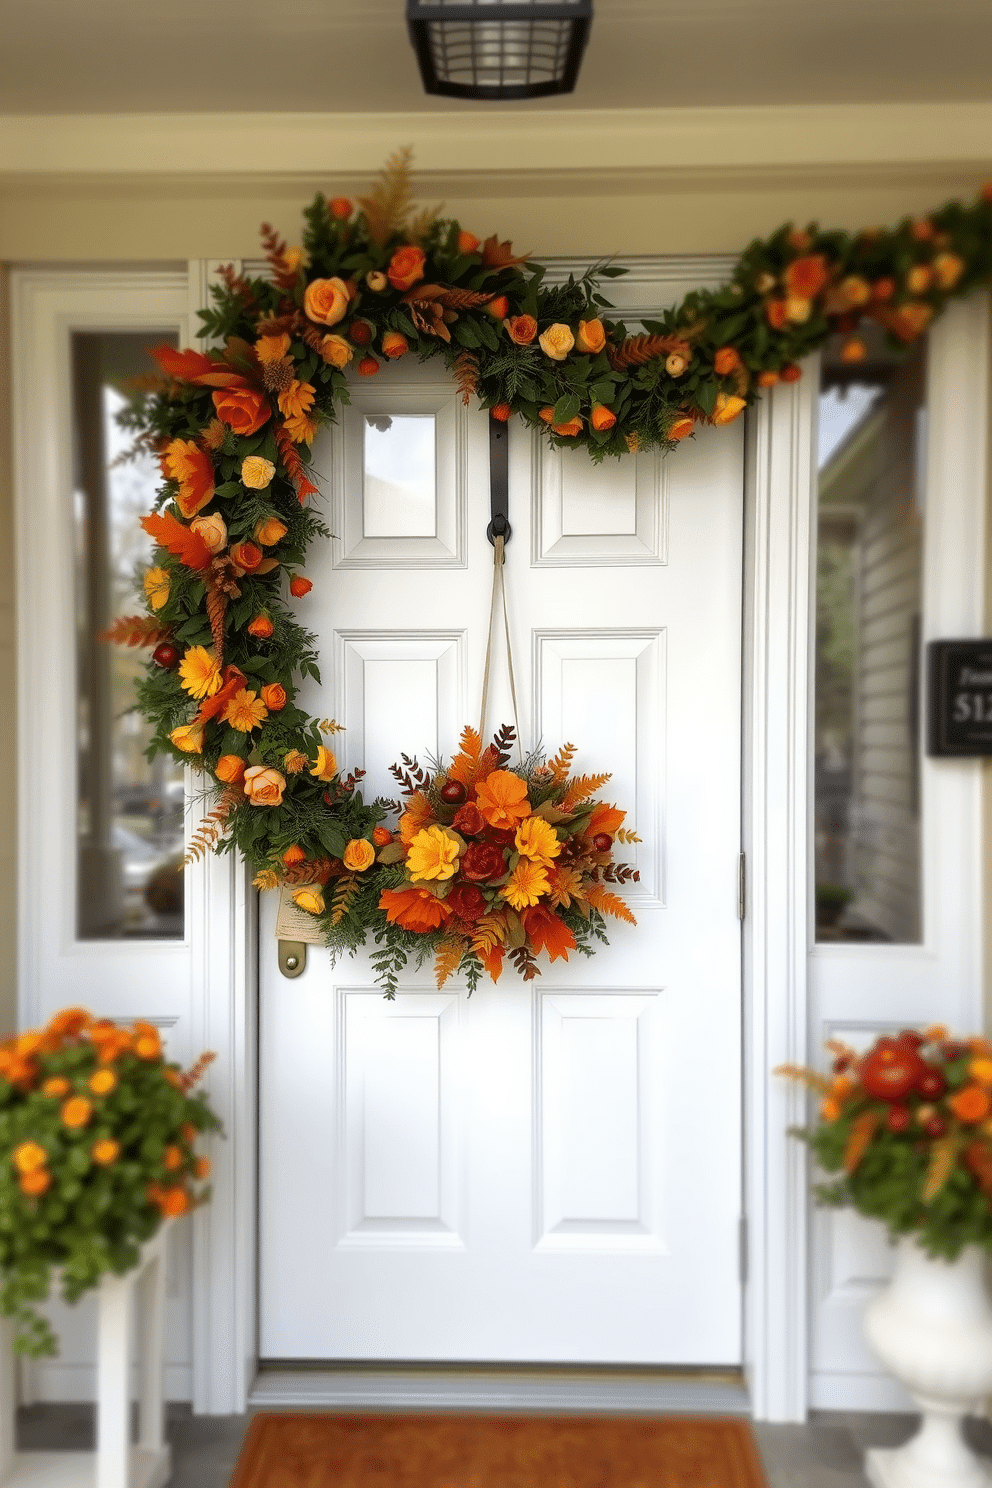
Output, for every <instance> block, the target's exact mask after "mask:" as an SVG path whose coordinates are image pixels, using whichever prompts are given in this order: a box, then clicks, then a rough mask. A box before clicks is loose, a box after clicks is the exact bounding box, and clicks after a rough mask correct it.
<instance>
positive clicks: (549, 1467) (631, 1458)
mask: <svg viewBox="0 0 992 1488" xmlns="http://www.w3.org/2000/svg"><path fill="white" fill-rule="evenodd" d="M231 1488H765V1479H764V1476H763V1474H762V1471H761V1466H760V1462H759V1458H758V1451H757V1448H756V1446H755V1443H754V1438H753V1436H752V1435H751V1431H750V1429H749V1427H748V1426H747V1425H746V1424H745V1423H744V1422H743V1421H733V1420H731V1421H721V1420H689V1419H684V1418H682V1417H678V1416H672V1417H666V1418H665V1419H663V1420H659V1419H657V1418H652V1419H648V1420H646V1419H645V1418H644V1417H629V1416H627V1417H618V1416H596V1417H592V1416H481V1415H480V1416H476V1415H461V1414H451V1415H385V1414H383V1415H379V1414H366V1415H351V1414H347V1415H346V1414H343V1413H338V1412H327V1413H326V1414H325V1413H307V1412H303V1411H291V1412H290V1411H273V1412H271V1413H269V1412H266V1413H263V1414H261V1415H257V1416H256V1417H255V1418H254V1420H253V1421H252V1423H251V1426H250V1427H249V1430H248V1435H247V1436H246V1437H245V1442H244V1445H243V1447H242V1449H241V1455H240V1457H239V1458H238V1462H237V1466H236V1467H235V1469H234V1476H233V1477H232V1478H231Z"/></svg>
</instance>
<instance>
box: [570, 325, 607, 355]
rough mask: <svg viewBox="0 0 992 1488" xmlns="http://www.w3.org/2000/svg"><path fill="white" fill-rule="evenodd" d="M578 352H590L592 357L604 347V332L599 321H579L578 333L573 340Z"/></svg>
mask: <svg viewBox="0 0 992 1488" xmlns="http://www.w3.org/2000/svg"><path fill="white" fill-rule="evenodd" d="M575 345H576V347H577V349H578V350H579V351H588V352H591V353H592V354H593V355H594V356H595V354H596V353H597V352H600V351H602V350H603V347H604V346H605V345H606V330H605V328H604V326H603V322H602V321H601V320H580V321H579V333H578V335H577V336H576V338H575Z"/></svg>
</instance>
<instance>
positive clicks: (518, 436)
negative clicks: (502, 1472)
mask: <svg viewBox="0 0 992 1488" xmlns="http://www.w3.org/2000/svg"><path fill="white" fill-rule="evenodd" d="M352 399H353V401H352V406H351V408H350V409H346V410H344V415H343V420H342V424H341V425H340V427H339V429H337V430H336V431H335V433H334V436H333V438H331V439H329V440H328V441H327V442H326V443H325V444H324V445H323V446H322V447H320V448H319V449H318V451H317V460H318V467H319V468H320V469H321V470H322V472H323V476H324V485H325V489H326V490H327V493H328V495H329V498H330V499H329V521H330V525H331V526H332V528H333V531H334V533H335V538H334V540H333V541H332V542H329V543H328V544H327V545H326V547H325V548H324V550H323V552H322V553H321V554H320V555H319V556H315V558H314V560H313V561H312V562H311V564H310V566H309V567H308V575H309V577H310V578H312V579H313V580H314V590H313V593H312V594H311V596H310V597H309V600H308V601H305V602H304V603H305V604H308V605H309V613H306V611H301V613H302V617H303V618H304V620H305V622H306V623H309V624H310V625H311V626H312V627H313V629H314V630H315V631H316V632H317V635H318V638H319V645H320V650H321V655H322V662H323V667H324V673H325V680H324V687H323V689H317V688H314V689H313V692H312V694H311V695H310V696H309V697H308V698H307V699H306V702H307V703H308V705H309V706H310V707H311V709H312V711H313V712H314V713H316V714H318V716H321V715H329V714H333V715H334V716H335V717H336V718H337V719H338V721H339V722H341V723H343V724H344V725H345V726H346V729H347V732H346V733H345V734H344V735H341V736H339V740H343V743H341V744H340V747H339V748H338V757H339V760H340V761H341V763H342V765H345V766H347V767H348V768H354V767H356V766H363V767H364V768H365V769H366V770H367V771H368V779H367V782H366V783H367V785H368V794H369V795H373V794H381V795H384V796H395V794H396V789H397V788H396V786H395V783H394V782H393V781H392V780H391V777H390V776H389V774H388V766H389V764H390V763H391V762H392V761H394V760H398V759H399V756H400V753H401V752H403V751H405V752H406V753H408V754H414V753H416V754H419V755H420V758H421V760H422V761H423V760H424V759H425V757H426V756H428V755H431V754H442V755H447V756H450V754H451V753H452V751H453V750H454V748H455V746H456V743H457V739H458V734H459V731H460V729H461V727H462V725H463V724H465V723H468V722H471V723H473V725H474V724H476V723H477V721H478V708H479V700H480V693H481V684H482V667H483V658H484V655H485V649H486V630H487V625H488V619H489V591H490V584H491V576H492V549H491V547H490V545H489V543H488V542H487V540H486V535H485V529H486V524H487V521H488V517H489V475H488V429H487V417H486V415H485V414H484V413H480V412H479V411H477V410H476V409H474V408H473V409H471V410H469V409H465V408H463V407H462V405H461V403H460V401H459V399H458V397H457V394H456V393H455V391H454V389H453V387H452V385H451V383H450V382H449V381H448V380H447V379H446V378H445V377H444V376H443V374H442V376H441V377H440V378H439V377H438V375H437V373H435V372H434V371H433V370H431V369H421V368H417V367H415V366H408V365H407V364H406V363H400V364H398V365H396V366H394V367H390V368H387V369H384V371H383V373H382V374H381V375H380V376H379V377H377V378H376V379H375V380H374V382H373V381H362V380H356V384H355V386H354V387H353V391H352ZM742 444H743V440H742V430H740V429H739V428H737V427H735V428H732V429H729V430H722V431H710V430H707V431H703V432H702V433H701V435H700V436H699V437H698V438H697V439H696V440H694V441H691V442H688V443H687V444H686V445H683V446H682V447H681V448H680V449H679V451H678V452H677V453H676V454H675V455H674V456H672V457H671V458H669V459H665V460H663V459H661V458H660V457H656V456H655V455H638V456H636V457H635V458H631V459H628V460H625V461H624V462H622V464H620V465H618V464H616V463H614V462H607V463H606V464H605V465H603V466H600V467H598V468H596V467H593V466H592V465H591V463H590V461H589V460H588V458H587V456H586V455H585V454H584V453H581V452H576V453H575V454H565V455H559V454H555V453H552V452H549V451H548V450H547V449H545V448H543V446H541V445H540V444H538V443H537V442H536V441H535V440H534V439H532V437H531V435H530V434H529V433H528V432H527V431H525V430H523V429H522V428H513V429H511V431H510V521H511V524H512V528H513V535H512V539H511V541H510V542H509V545H508V547H507V559H506V580H507V587H508V595H509V603H510V616H511V628H512V636H513V646H514V653H515V655H514V659H515V664H516V672H517V694H518V699H519V703H520V709H521V726H522V730H523V734H524V744H525V747H527V748H529V747H531V746H532V745H534V744H536V743H537V742H538V741H541V743H542V744H543V747H544V748H545V749H546V750H547V751H548V752H549V753H552V752H554V751H555V750H557V749H558V748H559V746H560V745H561V744H562V743H565V742H568V741H570V742H573V743H575V744H576V745H577V746H578V750H579V752H578V756H577V768H578V769H579V770H582V771H594V770H600V769H612V770H613V780H612V781H611V782H610V785H609V786H608V787H606V790H605V791H604V792H603V794H604V795H605V796H606V798H607V799H609V800H611V801H614V800H615V801H616V802H617V803H618V804H619V805H621V806H623V807H625V808H626V809H627V810H628V812H629V822H630V824H631V825H633V826H634V827H636V829H637V831H638V832H639V833H640V835H641V837H642V838H643V842H642V844H641V845H640V846H638V847H636V848H631V849H630V853H631V854H634V853H636V862H637V866H638V867H639V869H640V874H641V877H640V882H639V884H637V885H634V886H633V890H632V891H631V892H630V893H629V894H628V901H629V903H630V904H631V907H632V908H633V910H634V912H635V913H636V915H637V918H638V925H637V927H636V928H633V927H631V926H628V925H625V924H620V923H618V922H616V921H611V922H610V925H609V936H610V941H611V944H610V945H609V947H606V946H601V947H599V949H598V950H597V953H596V955H595V956H594V957H593V958H591V959H588V960H586V959H583V958H581V957H578V956H575V955H574V953H573V957H572V959H571V960H570V961H569V962H568V963H567V964H566V963H565V962H563V961H558V962H556V963H554V965H551V966H549V965H547V964H545V966H544V971H543V975H542V976H541V977H540V978H538V979H537V980H536V981H534V982H531V983H528V984H524V983H522V982H520V981H519V980H518V979H517V977H516V974H515V973H514V972H513V971H512V969H510V968H509V967H508V968H507V970H505V971H504V974H503V977H502V979H501V980H500V982H499V983H498V985H497V986H495V987H494V986H493V985H492V984H491V983H490V982H489V981H488V980H484V981H483V983H482V984H481V985H480V987H479V990H478V991H477V992H476V993H475V994H474V996H473V997H472V998H471V999H469V998H468V997H467V995H466V992H465V990H464V988H463V987H461V986H459V985H458V984H457V983H455V982H449V983H448V984H447V985H446V986H445V987H444V988H443V990H441V991H438V990H437V989H436V988H435V986H434V984H433V979H432V975H431V968H430V965H429V964H428V965H427V966H425V967H424V968H423V969H422V970H421V971H419V972H417V971H415V970H411V971H409V972H408V973H407V974H406V975H405V976H404V977H403V978H402V980H401V988H400V991H399V994H398V996H397V997H396V1000H395V1001H394V1002H387V1001H384V999H383V997H382V995H381V993H380V992H379V990H378V989H377V988H376V986H375V984H374V979H373V975H372V970H371V967H370V963H369V959H368V956H367V955H365V954H363V955H361V956H359V957H356V958H355V959H353V960H349V959H345V960H344V961H342V962H340V963H338V965H336V966H334V967H332V966H331V965H330V962H329V958H328V955H327V953H326V952H325V951H324V950H323V949H322V948H319V947H311V948H310V952H309V964H308V966H307V969H306V971H305V972H304V974H303V975H302V976H300V977H299V978H297V979H296V980H288V979H286V978H284V977H283V976H282V975H281V974H280V972H279V970H278V965H277V947H276V941H275V939H274V921H275V908H276V906H275V903H274V902H270V901H274V899H275V896H274V895H269V896H266V902H264V903H263V914H262V932H261V933H262V943H261V956H260V960H261V1012H260V1120H261V1144H260V1206H261V1207H260V1247H261V1327H260V1354H261V1356H262V1358H263V1359H265V1358H269V1359H280V1360H289V1359H307V1360H317V1359H324V1360H328V1359H404V1360H416V1359H421V1360H492V1361H515V1360H516V1361H542V1360H544V1361H575V1362H602V1363H669V1364H714V1363H721V1364H734V1363H738V1362H739V1361H740V1358H741V1335H740V1311H741V1309H740V1282H739V1262H738V1254H739V1244H738V1236H739V1215H740V1205H741V1196H740V1195H741V1174H740V1063H741V1056H740V1036H741V1035H740V1023H741V1016H740V1015H741V1008H740V1001H741V999H740V934H739V930H740V926H739V920H738V887H737V884H738V853H739V849H740V623H741V523H742V488H743V451H742ZM501 654H502V653H501V652H498V657H500V658H501ZM496 670H497V678H496V683H495V705H494V707H493V708H492V709H491V712H490V722H491V724H492V725H496V724H499V723H501V722H505V721H510V719H511V717H512V714H511V711H510V704H509V695H508V691H507V688H506V686H505V681H504V678H505V670H504V667H503V665H502V661H501V659H500V660H498V661H497V668H496ZM335 742H336V743H337V742H338V741H335Z"/></svg>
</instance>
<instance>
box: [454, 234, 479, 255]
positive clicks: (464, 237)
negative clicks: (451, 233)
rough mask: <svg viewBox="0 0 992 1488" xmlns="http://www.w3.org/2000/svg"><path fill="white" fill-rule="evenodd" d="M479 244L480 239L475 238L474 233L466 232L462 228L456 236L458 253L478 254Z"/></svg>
mask: <svg viewBox="0 0 992 1488" xmlns="http://www.w3.org/2000/svg"><path fill="white" fill-rule="evenodd" d="M481 243H482V240H481V238H477V237H476V236H475V233H470V232H466V231H465V229H464V228H463V229H462V231H461V232H460V233H459V234H458V252H459V253H478V251H479V248H480V246H481Z"/></svg>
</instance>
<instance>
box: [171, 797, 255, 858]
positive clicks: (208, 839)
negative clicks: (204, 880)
mask: <svg viewBox="0 0 992 1488" xmlns="http://www.w3.org/2000/svg"><path fill="white" fill-rule="evenodd" d="M244 798H245V795H244V791H243V789H242V788H241V786H240V785H229V786H227V787H226V788H225V790H224V793H223V795H222V796H221V798H220V800H219V801H218V802H217V805H216V806H215V808H214V810H213V811H208V812H207V814H206V816H205V817H204V818H203V820H202V821H201V823H200V825H199V826H198V827H197V829H196V831H195V832H194V833H193V836H192V837H191V838H190V840H189V846H188V848H187V849H186V856H185V857H184V858H183V864H184V866H185V865H188V864H190V863H196V862H198V861H199V859H200V858H203V857H206V855H207V853H208V852H210V851H211V849H212V848H214V847H216V846H217V843H218V842H219V841H220V839H221V837H222V836H223V835H224V831H225V829H226V827H227V819H228V817H229V816H230V815H231V812H232V811H233V810H234V808H235V806H236V805H237V804H238V802H239V801H243V800H244Z"/></svg>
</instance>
